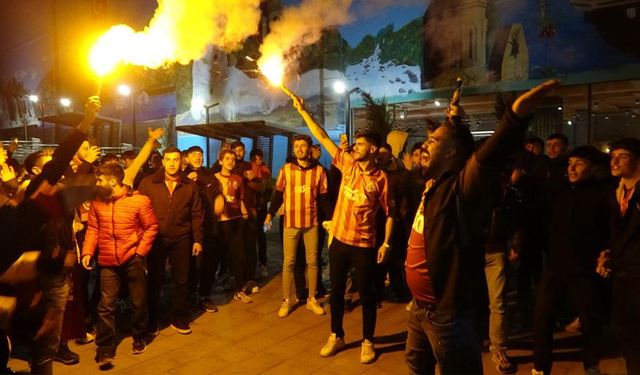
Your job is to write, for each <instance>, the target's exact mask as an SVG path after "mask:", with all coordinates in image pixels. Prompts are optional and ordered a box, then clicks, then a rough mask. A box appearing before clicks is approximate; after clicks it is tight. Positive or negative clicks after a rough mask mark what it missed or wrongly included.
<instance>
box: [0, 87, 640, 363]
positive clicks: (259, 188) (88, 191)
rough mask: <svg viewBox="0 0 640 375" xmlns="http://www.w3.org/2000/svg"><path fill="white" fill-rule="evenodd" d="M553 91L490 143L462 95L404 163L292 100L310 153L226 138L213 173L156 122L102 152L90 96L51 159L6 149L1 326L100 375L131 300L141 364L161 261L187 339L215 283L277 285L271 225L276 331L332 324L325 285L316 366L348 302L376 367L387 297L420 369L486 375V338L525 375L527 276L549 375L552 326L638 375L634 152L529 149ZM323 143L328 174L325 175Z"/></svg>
mask: <svg viewBox="0 0 640 375" xmlns="http://www.w3.org/2000/svg"><path fill="white" fill-rule="evenodd" d="M557 85H558V83H557V82H556V81H549V82H546V83H544V84H541V85H540V86H537V87H535V88H533V89H531V90H529V91H528V92H526V93H524V94H522V95H521V96H519V97H518V98H517V99H516V100H515V102H514V103H513V104H512V105H511V106H510V107H508V108H507V110H506V112H505V113H504V114H500V116H501V121H500V123H499V125H498V126H497V128H496V130H495V133H494V134H493V135H492V136H491V137H489V138H487V139H483V140H481V141H478V142H476V141H474V138H473V136H472V135H471V132H470V130H469V129H468V127H466V126H465V125H463V122H462V118H463V117H464V111H463V110H462V108H461V107H460V106H458V105H456V104H455V103H454V104H452V105H451V106H450V107H449V108H448V110H447V119H446V120H445V121H444V122H443V123H442V124H440V125H439V126H437V127H435V128H433V129H429V134H428V137H427V138H426V140H425V141H424V142H423V143H422V142H420V143H417V144H416V145H415V146H414V147H413V148H411V149H408V150H406V152H405V153H404V157H401V158H396V157H394V156H393V152H392V148H391V146H390V145H389V144H386V143H384V140H383V139H382V138H381V136H380V135H379V134H377V133H375V132H372V131H363V132H360V133H358V134H357V135H356V136H355V138H354V140H353V143H352V144H351V145H350V144H348V143H347V142H346V140H344V139H342V140H341V142H340V144H335V143H334V142H333V141H332V140H331V139H330V138H329V136H328V135H327V133H326V132H325V130H324V129H323V127H322V126H320V125H319V124H318V123H317V122H316V121H315V120H314V119H313V117H312V115H311V114H310V113H309V112H308V111H307V110H306V109H305V106H304V102H303V100H302V99H301V98H298V97H296V96H292V100H293V105H294V107H295V108H296V110H297V111H298V112H299V114H300V115H301V117H302V119H303V120H304V122H305V124H306V125H307V126H308V129H309V131H310V133H311V135H312V136H313V138H315V139H316V140H317V141H318V143H319V144H313V140H312V138H311V137H310V136H308V135H296V136H294V137H293V138H292V150H291V151H292V152H291V156H290V157H289V158H288V159H287V162H286V163H285V164H284V166H283V167H282V168H281V169H280V171H278V173H277V174H274V175H273V176H272V173H271V171H270V169H269V168H268V166H267V165H266V164H265V162H264V160H263V154H262V152H261V151H260V150H259V149H254V150H252V151H251V152H250V155H249V156H250V157H249V160H250V161H245V146H244V145H243V144H242V143H241V142H240V141H236V142H233V143H231V144H228V145H225V146H224V147H223V148H222V150H221V151H220V153H219V156H218V160H217V161H216V163H215V164H214V165H212V166H211V167H210V168H206V167H205V166H204V165H203V164H204V163H203V160H204V159H203V150H202V149H201V148H200V147H198V146H192V147H190V148H188V149H187V150H184V151H181V150H179V149H178V148H176V147H173V146H170V147H166V148H164V149H163V150H162V153H159V152H157V151H156V148H157V147H158V146H159V144H158V143H157V139H158V138H159V137H161V136H162V135H163V131H162V129H157V130H151V129H150V130H149V138H148V140H147V142H146V143H145V145H144V146H143V147H142V148H141V149H140V151H139V152H138V153H134V152H129V151H128V152H125V153H123V154H122V155H113V154H106V155H100V150H99V149H98V148H97V147H95V146H91V145H90V143H89V142H88V140H87V131H88V129H89V126H90V125H91V124H92V122H93V120H94V118H95V116H96V114H97V112H98V111H99V109H100V103H99V100H98V99H97V98H95V97H92V98H90V100H89V101H88V104H87V108H86V115H85V118H84V119H83V121H82V122H81V124H80V125H78V127H77V129H76V130H75V131H74V132H73V133H71V134H70V135H69V136H68V137H67V138H66V139H65V140H64V141H63V142H62V143H61V144H60V146H59V147H57V148H56V149H55V151H49V150H41V151H37V152H34V153H32V154H30V155H28V156H27V157H26V158H25V159H24V161H23V163H19V162H17V161H16V160H15V159H14V158H12V155H11V154H12V152H15V151H16V150H15V145H12V146H10V147H9V149H8V150H4V149H0V177H1V182H0V216H1V218H2V226H1V228H0V240H1V241H2V243H3V244H4V246H3V248H4V251H3V257H2V261H1V265H2V269H1V270H0V271H1V275H0V283H1V284H0V285H1V286H2V292H3V293H2V294H3V295H5V296H8V297H7V298H10V300H11V301H14V302H13V304H9V307H8V308H6V309H7V313H6V314H5V313H4V311H3V314H0V316H3V317H4V320H5V321H3V324H2V327H3V328H4V329H3V330H2V332H1V333H2V335H3V337H7V340H8V337H11V338H12V340H14V341H17V342H24V343H26V344H27V346H28V348H29V356H30V365H31V371H32V373H38V374H40V373H45V374H46V373H52V361H54V360H55V361H59V362H62V363H64V364H74V363H77V362H78V361H79V356H78V355H77V354H76V353H74V352H72V351H71V350H70V348H69V346H68V345H67V342H68V341H69V340H76V342H78V343H81V344H87V343H89V342H92V341H93V340H94V339H95V344H96V347H97V349H96V356H95V360H96V362H97V364H98V365H99V366H100V367H101V368H108V367H110V366H112V364H113V362H114V359H115V352H116V346H117V345H118V341H117V339H116V336H117V327H118V325H117V324H116V320H117V319H118V318H120V316H119V315H120V314H119V309H118V301H119V300H121V299H128V300H130V320H131V332H132V336H133V343H132V348H131V350H132V353H133V354H141V353H143V352H144V351H145V350H146V347H147V345H149V344H150V343H151V341H152V337H154V336H155V335H157V334H158V331H159V329H160V328H161V327H163V325H162V323H163V319H162V317H163V315H162V314H163V313H164V311H163V309H162V308H161V307H162V306H163V304H162V298H161V296H162V294H163V293H162V292H163V283H164V281H165V271H166V269H167V260H168V263H169V265H170V270H171V280H172V284H173V285H172V287H173V288H172V289H173V299H172V301H173V302H172V306H171V307H170V310H171V315H170V327H171V328H172V329H174V330H176V331H177V332H178V333H180V334H184V335H186V334H189V333H191V328H190V321H191V314H190V311H191V307H193V306H194V305H196V306H197V307H198V308H200V309H202V310H204V311H206V312H209V313H215V312H216V311H218V307H219V306H217V305H216V303H215V301H214V299H212V292H213V286H214V284H215V283H216V282H222V283H225V284H226V287H227V288H228V290H229V291H230V293H229V299H230V300H231V301H235V302H237V303H252V302H253V298H252V295H253V294H255V293H259V290H260V287H259V285H258V283H257V280H259V279H262V278H265V277H267V276H268V275H269V270H268V269H267V249H266V246H267V245H266V243H267V241H266V232H268V231H269V230H271V225H272V223H273V222H274V219H275V218H276V217H279V220H278V222H279V224H280V236H281V237H280V238H281V243H282V254H283V260H282V305H281V307H280V309H279V310H278V312H277V314H278V316H279V317H280V318H283V319H284V318H286V317H287V316H289V315H290V314H291V313H292V311H293V308H294V306H295V305H297V304H298V303H300V301H301V300H302V301H304V302H303V303H304V305H305V306H306V309H307V310H309V311H310V312H311V313H313V314H315V315H324V314H326V310H325V309H326V308H327V306H323V305H322V304H321V303H320V302H319V301H318V299H319V298H321V297H324V295H325V294H326V293H327V292H329V293H330V297H329V306H328V308H329V311H330V320H331V325H330V329H329V333H330V334H329V337H328V339H327V342H326V344H325V345H324V346H323V347H322V348H321V350H320V355H321V356H323V357H330V356H334V355H336V354H337V353H339V352H340V351H341V350H343V349H344V348H345V341H344V337H345V331H344V327H343V318H344V314H345V311H350V310H351V309H352V303H351V299H352V294H353V292H355V291H357V293H358V295H359V299H360V301H361V306H362V307H361V310H362V342H361V355H360V361H361V363H363V364H368V363H372V362H374V361H375V360H376V358H377V357H376V350H375V346H374V345H375V327H376V319H377V313H378V312H377V310H378V307H379V305H380V304H381V303H382V301H383V300H391V301H394V302H398V303H400V302H402V303H407V305H406V309H407V311H408V316H407V325H406V327H399V328H401V329H406V330H407V331H408V335H407V341H406V349H405V355H406V363H407V365H408V370H409V372H410V373H412V374H434V373H435V371H436V367H438V368H439V371H440V373H441V374H477V373H482V372H483V367H482V360H481V352H482V343H483V340H482V338H483V332H484V329H486V330H487V331H488V341H489V350H490V353H491V359H492V360H493V362H494V363H495V365H496V368H497V370H498V371H499V372H501V373H514V372H515V371H516V365H515V363H514V362H513V360H512V359H511V358H510V357H509V355H508V350H509V341H508V332H509V327H508V325H507V320H506V315H507V314H506V305H507V303H506V285H507V271H508V270H509V269H510V268H511V267H509V264H510V263H513V262H515V263H517V264H518V267H517V275H516V277H515V279H517V296H518V299H517V307H518V314H517V316H516V319H517V320H518V323H519V324H521V325H525V326H529V327H530V328H531V329H532V330H533V359H534V369H533V374H534V375H536V374H550V373H551V368H552V363H553V356H552V353H553V333H554V329H555V327H556V325H557V321H558V318H559V315H560V314H561V313H562V314H564V315H567V314H568V316H570V318H571V320H573V323H572V325H573V326H574V327H577V328H575V329H577V330H579V331H580V332H581V349H582V352H583V363H584V370H585V373H588V374H598V373H599V368H598V363H599V359H600V357H601V356H602V353H603V350H604V348H603V347H602V344H603V337H604V333H605V331H606V330H607V327H609V326H611V327H613V328H614V329H613V330H612V331H613V332H614V336H615V337H616V338H617V339H618V342H619V343H620V345H619V348H620V351H621V353H622V355H623V356H624V358H625V362H626V368H627V371H628V373H629V374H639V373H640V324H638V322H637V320H638V317H639V316H640V298H638V294H639V293H640V244H638V242H639V241H640V225H639V224H638V223H640V221H639V220H640V202H639V195H640V192H636V191H635V187H636V185H637V182H638V180H640V140H638V139H635V138H624V139H620V140H618V141H616V142H614V143H613V144H612V145H611V146H610V155H607V154H605V153H602V152H600V151H599V150H598V149H596V148H594V147H592V146H579V147H575V148H573V149H572V150H569V147H568V143H569V142H568V139H567V137H566V136H564V135H562V134H552V135H550V136H549V137H548V138H547V140H546V143H545V141H543V140H542V139H539V138H529V139H525V137H526V133H527V130H528V123H529V120H530V119H531V117H532V116H533V111H534V109H535V106H536V104H537V103H538V102H539V101H540V100H541V99H542V98H543V97H544V96H545V95H546V94H547V93H548V92H550V91H551V90H553V89H554V88H555V87H556V86H557ZM321 147H322V148H323V149H324V150H325V151H326V152H327V153H328V154H329V156H330V157H331V159H332V164H331V166H330V168H326V167H324V166H323V165H322V164H320V163H319V157H320V154H321ZM545 148H546V155H545V152H544V151H545ZM274 177H275V178H274ZM274 181H275V182H274ZM325 242H326V243H327V248H328V258H329V264H328V266H329V275H330V277H329V279H330V280H329V282H330V290H329V291H327V290H326V288H325V285H324V283H323V281H322V266H323V261H322V259H323V257H322V253H323V248H324V246H325ZM34 254H35V255H34ZM221 280H222V281H221ZM387 282H388V284H389V287H388V288H387V287H386V284H387ZM90 286H92V287H93V290H91V291H90V290H89V289H90ZM165 289H166V288H165ZM6 316H12V319H8V318H7V317H6ZM574 318H575V319H574ZM610 321H612V322H613V323H612V324H611V325H610V324H609V322H610ZM529 322H530V323H529ZM512 324H515V323H512ZM25 327H28V328H25ZM7 340H4V339H3V340H2V345H0V350H2V351H3V354H4V357H3V358H4V362H5V363H4V364H2V363H0V367H2V368H6V361H7V359H8V347H9V346H10V345H9V344H8V342H9V341H7ZM6 371H9V369H8V368H7V369H6Z"/></svg>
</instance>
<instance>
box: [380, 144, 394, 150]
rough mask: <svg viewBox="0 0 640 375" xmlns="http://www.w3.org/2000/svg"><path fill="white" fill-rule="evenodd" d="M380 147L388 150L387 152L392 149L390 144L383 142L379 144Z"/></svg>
mask: <svg viewBox="0 0 640 375" xmlns="http://www.w3.org/2000/svg"><path fill="white" fill-rule="evenodd" d="M380 148H384V149H386V150H388V151H389V152H393V149H392V148H391V145H390V144H388V143H383V144H382V145H380Z"/></svg>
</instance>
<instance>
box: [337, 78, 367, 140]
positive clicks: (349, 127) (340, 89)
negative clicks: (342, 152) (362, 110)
mask: <svg viewBox="0 0 640 375" xmlns="http://www.w3.org/2000/svg"><path fill="white" fill-rule="evenodd" d="M333 91H335V93H336V94H339V95H344V97H345V100H346V109H345V121H344V124H345V128H346V129H345V130H346V133H347V136H348V137H349V142H351V141H352V140H353V124H352V123H351V120H352V118H351V94H353V93H355V92H360V87H354V88H352V89H351V90H347V85H346V84H345V83H344V82H342V81H335V82H334V83H333Z"/></svg>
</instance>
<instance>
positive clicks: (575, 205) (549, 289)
mask: <svg viewBox="0 0 640 375" xmlns="http://www.w3.org/2000/svg"><path fill="white" fill-rule="evenodd" d="M602 171H605V172H606V171H607V156H606V155H605V154H603V153H602V152H600V151H598V150H597V149H596V148H594V147H592V146H581V147H577V148H575V149H574V150H573V151H572V152H571V153H570V154H569V163H568V166H567V179H568V180H565V182H564V184H563V185H562V186H561V187H560V188H559V190H558V192H557V199H556V200H555V201H554V202H555V203H554V204H553V206H552V207H549V209H548V210H549V212H550V214H551V215H550V223H549V227H550V229H551V230H550V236H549V245H548V248H549V260H548V262H547V267H545V271H544V273H543V275H542V279H541V281H540V283H539V284H538V288H537V290H536V293H537V294H536V304H535V309H534V320H533V322H534V323H533V332H534V335H533V337H534V346H533V359H534V372H533V373H534V374H550V373H551V366H552V363H553V356H552V354H553V348H552V344H553V330H554V328H555V321H556V317H557V315H558V313H559V310H560V309H561V308H562V307H563V306H564V301H566V300H567V298H568V299H569V300H570V301H571V302H572V304H573V306H574V307H575V308H576V311H577V313H578V316H579V318H580V323H581V325H582V328H581V332H582V342H583V347H582V362H583V366H584V370H585V373H588V374H597V373H599V370H598V362H599V357H600V354H601V350H600V347H599V345H600V341H601V333H602V314H601V306H602V303H601V301H599V298H598V293H597V291H598V289H599V288H598V283H599V282H601V280H599V278H597V274H596V273H595V272H594V265H595V264H596V261H597V259H598V254H599V253H600V251H602V250H604V249H605V247H606V245H607V242H608V239H609V227H608V219H609V202H608V189H607V182H608V179H606V178H604V179H603V178H601V176H602V173H600V172H602Z"/></svg>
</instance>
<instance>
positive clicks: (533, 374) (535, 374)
mask: <svg viewBox="0 0 640 375" xmlns="http://www.w3.org/2000/svg"><path fill="white" fill-rule="evenodd" d="M531 375H544V371H538V370H536V369H535V368H532V369H531Z"/></svg>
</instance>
